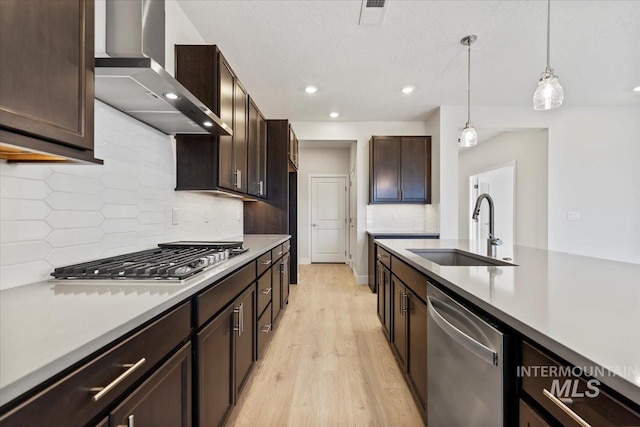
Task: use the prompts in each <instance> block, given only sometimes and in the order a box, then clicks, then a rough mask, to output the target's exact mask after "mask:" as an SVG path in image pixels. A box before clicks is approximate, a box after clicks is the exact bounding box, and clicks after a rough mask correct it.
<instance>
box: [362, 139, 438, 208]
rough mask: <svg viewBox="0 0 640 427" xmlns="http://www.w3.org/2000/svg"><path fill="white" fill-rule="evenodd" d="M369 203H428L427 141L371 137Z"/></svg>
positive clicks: (429, 145)
mask: <svg viewBox="0 0 640 427" xmlns="http://www.w3.org/2000/svg"><path fill="white" fill-rule="evenodd" d="M369 168H370V172H369V190H370V193H369V203H431V137H430V136H373V137H372V138H371V140H370V141H369Z"/></svg>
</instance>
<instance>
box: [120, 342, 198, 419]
mask: <svg viewBox="0 0 640 427" xmlns="http://www.w3.org/2000/svg"><path fill="white" fill-rule="evenodd" d="M134 425H138V426H155V427H164V426H166V427H176V426H182V427H188V426H191V344H190V343H189V344H186V345H185V346H184V347H182V348H181V349H180V351H178V352H177V353H176V354H175V355H174V356H173V357H171V359H169V360H168V361H167V362H166V363H165V364H164V365H162V367H160V368H159V369H158V370H157V371H155V372H154V373H153V375H151V377H149V379H147V380H146V381H145V382H144V383H143V384H142V385H141V386H140V387H138V388H137V389H136V390H135V391H134V392H133V393H131V394H130V395H129V396H128V397H127V398H125V400H124V401H123V402H122V403H121V404H120V405H119V406H118V407H117V408H116V409H114V410H113V411H112V412H111V414H110V415H109V426H110V427H120V426H127V427H134Z"/></svg>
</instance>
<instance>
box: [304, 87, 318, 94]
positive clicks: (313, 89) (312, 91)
mask: <svg viewBox="0 0 640 427" xmlns="http://www.w3.org/2000/svg"><path fill="white" fill-rule="evenodd" d="M304 91H305V92H307V93H316V92H317V91H318V88H317V87H316V86H307V87H305V88H304Z"/></svg>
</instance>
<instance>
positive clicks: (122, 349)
mask: <svg viewBox="0 0 640 427" xmlns="http://www.w3.org/2000/svg"><path fill="white" fill-rule="evenodd" d="M190 332H191V304H190V303H186V304H183V305H182V306H180V307H179V308H177V309H175V310H173V311H172V312H171V313H169V314H167V315H165V316H163V317H162V318H161V319H159V320H157V321H155V322H154V323H152V324H151V325H149V326H147V327H146V328H144V329H142V330H141V331H139V332H138V333H136V334H135V335H133V336H132V337H130V338H128V339H127V340H125V341H124V342H122V343H120V344H119V345H117V346H116V347H114V348H112V349H110V350H108V351H105V352H104V354H102V355H99V356H97V357H96V358H95V359H93V360H91V361H89V362H88V363H86V364H85V365H84V366H82V367H80V368H79V369H77V370H75V371H74V372H72V373H71V374H69V375H67V376H66V377H65V378H62V379H61V380H59V381H58V382H57V383H55V384H53V385H52V386H50V387H49V388H47V389H46V390H44V391H42V392H41V393H39V394H38V395H36V396H34V397H33V398H31V399H30V400H28V401H26V402H25V403H23V404H22V405H20V406H18V407H17V408H15V409H13V410H12V411H11V412H9V413H8V414H6V415H4V416H2V418H1V419H0V426H2V427H4V426H7V427H8V426H37V425H47V426H71V425H85V424H86V423H88V422H89V421H90V420H91V419H93V418H95V417H96V416H98V415H99V414H100V413H101V412H103V411H104V410H105V409H106V408H107V406H109V405H111V404H112V403H113V401H114V400H115V399H116V398H118V397H119V396H120V395H121V394H122V393H123V392H124V391H125V390H126V389H127V388H129V387H131V386H132V385H133V384H134V383H135V382H136V381H138V380H139V379H140V378H142V377H143V376H144V375H145V374H146V373H147V372H149V370H150V369H151V368H153V366H154V365H156V364H157V363H158V362H160V360H162V359H163V358H164V357H165V356H166V355H167V354H169V352H171V350H173V349H174V348H175V347H177V346H178V344H180V343H181V342H182V341H183V340H184V339H185V338H187V337H188V336H189V334H190ZM125 373H129V374H128V375H126V376H124V374H125ZM116 379H120V381H119V382H118V381H117V380H116ZM99 388H101V389H99ZM100 393H101V394H100Z"/></svg>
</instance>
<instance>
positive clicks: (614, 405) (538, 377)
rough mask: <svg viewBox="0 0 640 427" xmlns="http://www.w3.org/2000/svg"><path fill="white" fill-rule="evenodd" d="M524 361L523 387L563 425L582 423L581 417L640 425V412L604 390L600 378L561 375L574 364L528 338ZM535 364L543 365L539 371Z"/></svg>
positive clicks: (596, 422) (589, 420) (594, 423)
mask: <svg viewBox="0 0 640 427" xmlns="http://www.w3.org/2000/svg"><path fill="white" fill-rule="evenodd" d="M522 364H523V372H521V374H522V388H523V390H524V391H525V392H526V393H527V394H528V395H529V396H531V397H532V398H533V399H535V400H536V401H537V402H538V403H539V404H540V405H542V407H543V408H545V409H546V410H547V411H549V413H550V414H551V415H553V416H554V417H555V418H556V419H557V420H558V421H560V423H562V425H565V426H580V425H581V424H580V423H579V422H577V421H576V419H578V418H580V419H582V420H584V422H586V423H588V424H590V425H592V426H598V427H606V426H636V425H640V413H638V412H634V411H633V410H631V409H630V408H629V407H627V406H626V405H624V404H622V403H621V402H619V401H618V400H616V399H614V398H613V397H612V396H610V395H608V394H607V393H606V392H604V391H603V390H602V387H601V386H600V384H599V382H594V383H591V384H588V382H587V380H586V379H585V378H584V377H574V376H570V375H569V376H567V375H561V374H565V373H566V372H558V371H561V370H560V369H559V368H565V370H566V371H568V369H567V368H570V367H571V366H570V365H566V364H562V363H560V362H558V361H557V360H556V359H554V358H553V357H552V356H549V355H547V354H545V353H543V352H542V351H540V350H538V349H536V348H534V347H533V346H531V345H529V344H528V343H526V342H525V343H523V346H522ZM534 367H542V368H541V369H540V371H539V372H538V373H537V374H536V371H535V370H534ZM547 367H548V368H547ZM527 368H530V369H529V371H528V372H527ZM542 369H544V371H543V370H542ZM594 381H595V380H594ZM545 390H546V392H545Z"/></svg>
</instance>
